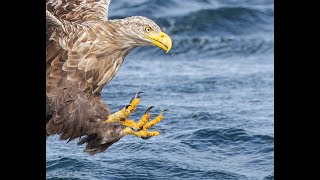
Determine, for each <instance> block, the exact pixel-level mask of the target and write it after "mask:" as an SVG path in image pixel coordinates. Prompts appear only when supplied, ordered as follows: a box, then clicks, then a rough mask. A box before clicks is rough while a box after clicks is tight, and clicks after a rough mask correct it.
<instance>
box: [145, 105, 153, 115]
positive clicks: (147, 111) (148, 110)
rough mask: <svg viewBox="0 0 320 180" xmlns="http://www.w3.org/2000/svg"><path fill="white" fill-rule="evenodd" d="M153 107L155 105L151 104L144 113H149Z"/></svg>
mask: <svg viewBox="0 0 320 180" xmlns="http://www.w3.org/2000/svg"><path fill="white" fill-rule="evenodd" d="M152 108H154V106H150V107H148V109H147V110H146V112H145V113H144V114H147V113H149V112H150V110H151V109H152Z"/></svg>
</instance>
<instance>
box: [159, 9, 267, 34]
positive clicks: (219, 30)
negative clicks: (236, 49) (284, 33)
mask: <svg viewBox="0 0 320 180" xmlns="http://www.w3.org/2000/svg"><path fill="white" fill-rule="evenodd" d="M156 21H157V22H158V23H159V24H160V25H161V27H164V28H165V30H166V31H168V32H169V33H170V34H173V35H178V34H179V35H189V36H193V35H194V33H197V34H198V35H203V34H206V35H208V34H210V35H213V36H218V35H241V34H247V33H249V32H257V31H263V32H264V31H270V30H271V31H273V26H270V25H272V24H273V12H263V11H260V10H256V9H249V8H242V7H229V8H218V9H206V10H199V11H197V12H193V13H190V14H188V15H185V16H177V17H166V18H157V19H156Z"/></svg>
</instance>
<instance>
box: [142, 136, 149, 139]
mask: <svg viewBox="0 0 320 180" xmlns="http://www.w3.org/2000/svg"><path fill="white" fill-rule="evenodd" d="M149 138H151V137H150V136H141V139H149Z"/></svg>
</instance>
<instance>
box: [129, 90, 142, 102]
mask: <svg viewBox="0 0 320 180" xmlns="http://www.w3.org/2000/svg"><path fill="white" fill-rule="evenodd" d="M142 93H143V92H137V93H136V94H135V95H134V97H133V98H132V99H131V100H130V103H132V101H133V100H134V99H137V98H141V96H140V94H142Z"/></svg>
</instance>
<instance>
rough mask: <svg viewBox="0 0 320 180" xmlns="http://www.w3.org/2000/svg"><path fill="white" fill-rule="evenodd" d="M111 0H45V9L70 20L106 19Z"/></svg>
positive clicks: (79, 21) (80, 21)
mask: <svg viewBox="0 0 320 180" xmlns="http://www.w3.org/2000/svg"><path fill="white" fill-rule="evenodd" d="M110 1H111V0H68V1H66V0H46V5H47V10H49V11H50V12H51V13H52V14H53V15H54V16H56V17H58V18H60V19H64V20H67V21H70V22H77V23H84V22H89V21H106V20H107V19H108V7H109V4H110Z"/></svg>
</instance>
